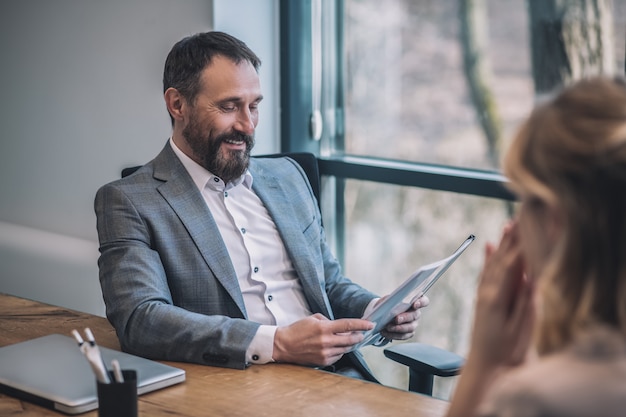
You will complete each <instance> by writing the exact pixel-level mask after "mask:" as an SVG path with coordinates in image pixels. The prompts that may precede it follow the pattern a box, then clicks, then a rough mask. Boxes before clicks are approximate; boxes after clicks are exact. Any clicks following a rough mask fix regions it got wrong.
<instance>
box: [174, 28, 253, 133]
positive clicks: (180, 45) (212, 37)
mask: <svg viewBox="0 0 626 417" xmlns="http://www.w3.org/2000/svg"><path fill="white" fill-rule="evenodd" d="M217 55H220V56H224V57H226V58H229V59H231V60H232V61H233V62H234V63H236V64H239V63H240V62H242V61H248V62H249V63H250V64H252V66H253V67H254V69H255V70H256V71H257V72H258V71H259V67H260V66H261V60H260V59H259V57H258V56H256V54H255V53H254V52H252V50H250V48H248V46H247V45H246V44H245V43H243V42H242V41H240V40H239V39H237V38H235V37H233V36H231V35H228V34H226V33H223V32H216V31H214V32H205V33H197V34H195V35H192V36H188V37H186V38H183V39H182V40H180V41H178V42H177V43H176V44H175V45H174V46H173V47H172V50H171V51H170V53H169V54H168V55H167V59H166V60H165V69H164V70H163V92H165V91H166V90H167V89H168V88H170V87H171V88H175V89H176V90H178V92H179V93H180V94H181V95H182V96H183V97H184V98H185V99H186V100H187V101H189V102H192V101H193V100H194V99H195V98H196V95H197V94H198V92H199V91H200V74H201V73H202V71H203V70H204V69H205V68H206V67H207V66H208V65H210V64H211V60H212V59H213V57H214V56H217ZM173 122H174V120H173V119H172V123H173Z"/></svg>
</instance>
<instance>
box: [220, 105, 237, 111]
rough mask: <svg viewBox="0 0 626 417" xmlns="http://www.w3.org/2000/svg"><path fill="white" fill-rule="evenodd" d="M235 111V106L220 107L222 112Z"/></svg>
mask: <svg viewBox="0 0 626 417" xmlns="http://www.w3.org/2000/svg"><path fill="white" fill-rule="evenodd" d="M236 109H237V108H236V107H235V106H222V110H224V111H235V110H236Z"/></svg>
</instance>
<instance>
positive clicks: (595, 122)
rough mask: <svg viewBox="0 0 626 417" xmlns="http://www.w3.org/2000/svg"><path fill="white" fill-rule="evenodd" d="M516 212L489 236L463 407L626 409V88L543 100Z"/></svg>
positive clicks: (524, 412)
mask: <svg viewBox="0 0 626 417" xmlns="http://www.w3.org/2000/svg"><path fill="white" fill-rule="evenodd" d="M504 172H505V174H506V176H507V177H508V178H509V179H510V182H511V188H512V190H513V191H514V192H515V193H516V194H517V196H518V198H519V201H520V206H519V213H518V215H517V216H516V219H515V220H514V221H512V222H511V223H510V224H509V225H507V226H506V227H505V230H504V232H503V235H502V238H501V241H500V243H499V245H498V246H497V247H496V246H494V245H489V244H488V245H487V247H486V256H485V265H484V268H483V271H482V274H481V281H480V284H479V288H478V297H477V306H476V313H475V319H474V329H473V335H472V343H471V348H470V353H469V354H468V357H467V362H466V365H465V367H464V369H463V372H462V374H461V377H460V379H459V382H458V385H457V388H456V392H455V394H454V396H453V398H452V401H451V406H450V409H449V411H448V416H449V417H453V416H454V417H456V416H463V417H468V416H507V417H517V416H520V417H521V416H524V417H531V416H567V417H576V416H594V417H604V416H607V417H608V416H624V415H626V86H625V84H624V82H623V81H621V80H613V79H607V78H600V77H598V78H591V79H586V80H582V81H579V82H577V83H575V84H573V85H572V86H570V87H568V88H566V89H564V90H563V91H562V92H561V93H560V94H559V95H558V96H556V97H555V98H553V99H552V100H551V101H549V102H547V103H545V104H543V105H540V106H538V107H537V108H536V109H535V110H534V111H533V113H532V114H531V115H530V117H529V119H528V120H527V121H526V123H525V124H524V125H523V126H522V128H521V130H520V131H519V133H518V135H517V137H515V139H514V141H513V143H512V144H511V147H510V149H509V150H508V153H507V155H506V157H505V160H504Z"/></svg>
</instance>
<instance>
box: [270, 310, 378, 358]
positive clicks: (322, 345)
mask: <svg viewBox="0 0 626 417" xmlns="http://www.w3.org/2000/svg"><path fill="white" fill-rule="evenodd" d="M373 328H374V323H372V322H370V321H368V320H363V319H338V320H329V319H327V318H326V317H324V316H323V315H321V314H314V315H312V316H309V317H307V318H305V319H302V320H299V321H297V322H295V323H293V324H290V325H289V326H285V327H279V328H278V329H277V330H276V334H275V336H274V353H273V355H272V357H273V359H274V360H275V361H277V362H289V363H297V364H300V365H315V366H328V365H332V364H333V363H335V362H337V361H338V360H339V359H340V358H341V357H342V356H343V355H344V354H345V353H348V352H350V350H351V348H352V347H353V346H354V345H355V344H357V343H359V342H361V341H362V340H363V337H364V335H363V332H364V331H367V330H371V329H373Z"/></svg>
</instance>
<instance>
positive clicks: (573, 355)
mask: <svg viewBox="0 0 626 417" xmlns="http://www.w3.org/2000/svg"><path fill="white" fill-rule="evenodd" d="M624 381H626V342H625V340H624V338H623V337H622V336H621V335H618V334H616V333H615V332H611V331H608V332H607V331H606V329H593V330H591V331H589V332H584V334H581V335H580V337H578V338H577V339H576V340H575V342H573V343H572V344H571V345H570V346H568V347H567V348H566V349H563V350H561V351H559V352H556V353H553V354H551V355H548V356H545V357H542V358H540V359H537V360H535V361H533V362H532V363H529V364H527V365H525V366H521V367H519V368H515V369H512V370H511V371H509V372H506V373H504V374H502V375H501V376H500V378H499V379H498V380H497V381H496V383H494V385H493V386H494V388H493V390H492V391H491V392H490V394H489V396H488V398H487V399H486V401H485V403H484V404H483V407H482V410H483V412H482V413H481V414H480V415H484V416H499V415H507V416H519V417H522V416H523V417H530V416H555V417H556V416H569V417H575V416H588V415H593V416H598V417H599V416H611V417H612V416H618V415H619V416H621V415H623V410H624V409H626V384H624ZM505 411H506V412H505Z"/></svg>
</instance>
